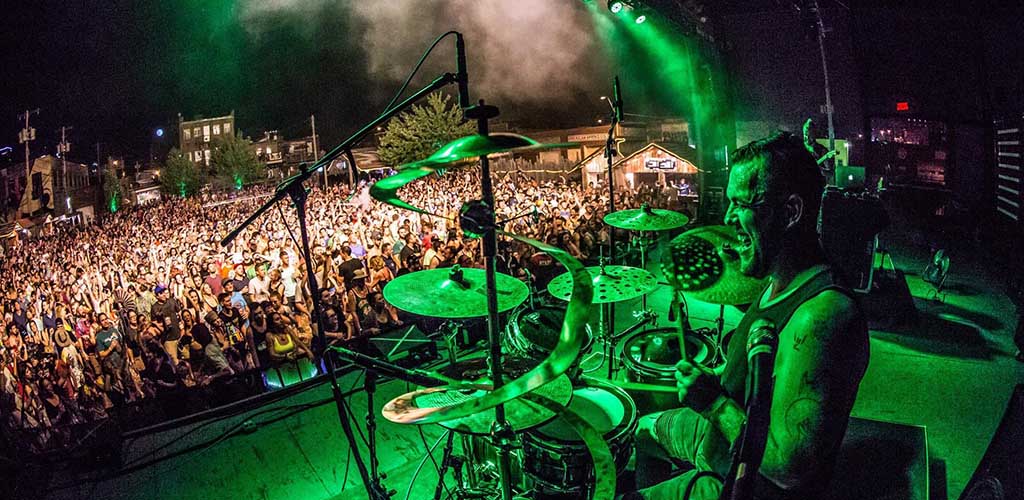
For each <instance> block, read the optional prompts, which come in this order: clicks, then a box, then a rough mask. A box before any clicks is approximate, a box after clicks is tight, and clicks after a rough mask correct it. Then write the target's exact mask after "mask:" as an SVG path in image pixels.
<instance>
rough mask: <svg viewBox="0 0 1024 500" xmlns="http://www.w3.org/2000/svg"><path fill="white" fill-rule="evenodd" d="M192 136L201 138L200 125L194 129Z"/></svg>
mask: <svg viewBox="0 0 1024 500" xmlns="http://www.w3.org/2000/svg"><path fill="white" fill-rule="evenodd" d="M192 137H195V138H196V139H198V138H199V127H196V128H194V129H192Z"/></svg>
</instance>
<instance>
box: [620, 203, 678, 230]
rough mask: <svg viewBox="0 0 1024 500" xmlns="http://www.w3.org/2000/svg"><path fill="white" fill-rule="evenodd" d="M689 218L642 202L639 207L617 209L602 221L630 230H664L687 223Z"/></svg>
mask: <svg viewBox="0 0 1024 500" xmlns="http://www.w3.org/2000/svg"><path fill="white" fill-rule="evenodd" d="M689 222H690V218H689V217H687V216H686V214H682V213H679V212H676V211H673V210H665V209H662V208H651V207H650V206H648V205H647V204H646V203H644V204H643V205H642V206H641V207H640V208H633V209H629V210H619V211H618V212H612V213H610V214H608V215H605V216H604V223H605V224H608V225H609V226H612V227H617V228H619V229H627V230H630V231H665V230H668V229H676V228H680V227H683V226H685V225H687V224H689Z"/></svg>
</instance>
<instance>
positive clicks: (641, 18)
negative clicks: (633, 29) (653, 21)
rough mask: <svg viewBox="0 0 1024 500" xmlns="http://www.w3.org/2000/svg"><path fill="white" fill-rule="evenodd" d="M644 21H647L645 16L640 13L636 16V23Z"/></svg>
mask: <svg viewBox="0 0 1024 500" xmlns="http://www.w3.org/2000/svg"><path fill="white" fill-rule="evenodd" d="M644 21H647V16H645V15H643V14H640V15H639V16H637V17H636V23H637V24H643V23H644Z"/></svg>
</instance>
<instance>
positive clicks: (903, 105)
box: [896, 101, 910, 111]
mask: <svg viewBox="0 0 1024 500" xmlns="http://www.w3.org/2000/svg"><path fill="white" fill-rule="evenodd" d="M896 111H910V103H909V102H907V101H900V102H897V103H896Z"/></svg>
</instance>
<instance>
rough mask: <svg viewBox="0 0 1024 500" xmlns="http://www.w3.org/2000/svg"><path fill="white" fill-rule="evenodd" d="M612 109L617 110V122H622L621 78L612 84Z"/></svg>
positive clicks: (616, 78)
mask: <svg viewBox="0 0 1024 500" xmlns="http://www.w3.org/2000/svg"><path fill="white" fill-rule="evenodd" d="M612 101H613V102H612V107H613V108H615V121H616V122H621V121H622V92H621V91H620V90H619V77H618V76H616V77H615V82H614V83H613V84H612Z"/></svg>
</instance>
